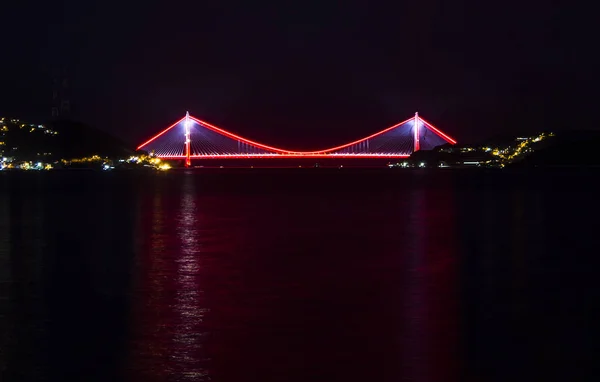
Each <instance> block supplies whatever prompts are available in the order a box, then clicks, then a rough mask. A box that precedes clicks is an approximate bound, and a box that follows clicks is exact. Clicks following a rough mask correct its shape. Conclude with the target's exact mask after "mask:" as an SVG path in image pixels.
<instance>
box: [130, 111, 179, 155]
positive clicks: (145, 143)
mask: <svg viewBox="0 0 600 382" xmlns="http://www.w3.org/2000/svg"><path fill="white" fill-rule="evenodd" d="M184 119H185V117H183V118H181V119H180V120H179V121H177V122H175V123H174V124H172V125H171V126H169V127H167V128H166V129H164V130H163V131H161V132H160V133H158V134H156V135H155V136H153V137H152V138H150V139H149V140H147V141H146V142H144V143H142V144H141V145H139V146H138V148H137V150H139V149H141V148H142V147H144V146H146V145H147V144H148V143H150V142H152V141H153V140H155V139H156V138H158V137H160V136H161V135H163V134H164V133H166V132H167V131H169V130H171V129H172V128H174V127H175V126H177V125H178V124H179V123H180V122H181V121H183V120H184Z"/></svg>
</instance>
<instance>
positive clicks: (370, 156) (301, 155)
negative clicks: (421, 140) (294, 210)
mask: <svg viewBox="0 0 600 382" xmlns="http://www.w3.org/2000/svg"><path fill="white" fill-rule="evenodd" d="M409 156H410V155H408V154H306V153H299V154H275V153H274V154H223V155H191V156H190V158H192V159H252V158H286V159H287V158H367V159H375V158H380V159H399V158H408V157H409ZM160 158H161V159H167V160H169V159H185V158H186V157H185V155H169V156H161V157H160Z"/></svg>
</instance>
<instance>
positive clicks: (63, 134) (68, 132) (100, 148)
mask: <svg viewBox="0 0 600 382" xmlns="http://www.w3.org/2000/svg"><path fill="white" fill-rule="evenodd" d="M133 153H134V150H133V149H132V148H131V146H130V145H128V144H127V143H125V142H123V141H122V140H120V139H118V138H115V137H113V136H112V135H110V134H108V133H106V132H104V131H102V130H100V129H97V128H95V127H92V126H89V125H86V124H83V123H80V122H74V121H66V120H63V121H53V122H49V123H47V124H44V125H38V124H31V123H26V122H24V121H21V120H18V119H6V118H2V119H1V120H0V154H2V155H3V156H8V157H14V158H16V159H17V160H43V161H48V160H51V161H53V160H58V159H73V158H83V157H90V156H92V155H99V156H101V157H111V158H114V157H119V158H122V157H127V156H129V155H132V154H133Z"/></svg>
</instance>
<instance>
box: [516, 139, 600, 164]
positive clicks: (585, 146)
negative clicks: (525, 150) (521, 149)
mask: <svg viewBox="0 0 600 382" xmlns="http://www.w3.org/2000/svg"><path fill="white" fill-rule="evenodd" d="M599 148H600V131H570V132H567V131H565V132H559V133H557V134H556V136H555V137H554V138H553V139H552V140H551V144H549V145H548V146H547V147H545V148H543V149H540V150H536V151H535V152H533V153H531V154H530V155H529V156H527V157H526V158H525V159H524V160H522V161H520V162H518V163H515V164H514V165H513V166H514V167H552V166H600V156H599V155H598V149H599Z"/></svg>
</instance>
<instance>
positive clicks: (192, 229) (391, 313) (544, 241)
mask: <svg viewBox="0 0 600 382" xmlns="http://www.w3.org/2000/svg"><path fill="white" fill-rule="evenodd" d="M597 175H598V174H592V173H585V172H578V173H532V174H510V173H495V172H494V173H482V172H474V173H473V172H460V171H459V172H456V171H446V172H440V171H419V172H413V171H408V172H407V171H389V170H387V169H386V170H385V171H374V170H370V171H368V170H351V169H343V170H329V169H298V170H293V169H288V170H257V169H254V170H227V169H223V170H211V171H209V170H205V171H174V172H168V173H158V174H154V173H148V174H146V173H136V172H130V173H129V172H127V173H98V172H65V173H60V172H58V173H10V174H9V173H5V174H0V373H1V374H0V376H2V378H0V379H1V380H2V381H5V380H6V381H61V382H68V381H127V382H142V381H144V382H146V381H203V380H207V381H208V380H211V381H224V382H229V381H231V382H233V381H236V382H237V381H261V382H267V381H403V380H406V381H419V382H421V381H534V380H543V381H547V380H557V381H558V380H560V381H579V380H597V377H598V375H597V374H594V369H593V368H592V366H593V364H594V362H595V361H596V359H597V357H596V356H597V355H598V354H599V353H598V345H597V341H596V340H597V338H596V337H595V336H594V335H593V328H594V327H595V326H596V325H597V322H598V320H597V319H598V314H597V313H598V308H597V307H598V302H597V301H598V297H600V296H599V294H598V290H599V286H598V276H599V272H598V269H597V267H596V265H597V262H596V261H595V259H596V257H597V255H598V253H600V252H599V251H598V248H599V244H600V239H599V235H598V229H597V218H598V214H599V212H600V203H599V202H598V200H597V195H598V191H599V187H598V186H597V185H596V181H595V180H596V179H598V176H597Z"/></svg>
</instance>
